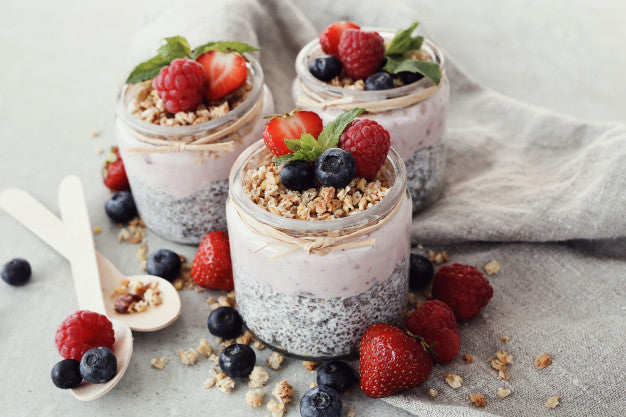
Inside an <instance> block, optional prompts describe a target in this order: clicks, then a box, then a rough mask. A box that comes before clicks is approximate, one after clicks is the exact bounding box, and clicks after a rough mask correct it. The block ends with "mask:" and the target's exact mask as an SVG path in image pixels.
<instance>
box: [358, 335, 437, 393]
mask: <svg viewBox="0 0 626 417" xmlns="http://www.w3.org/2000/svg"><path fill="white" fill-rule="evenodd" d="M359 356H360V366H361V390H362V391H363V392H364V393H365V395H367V396H369V397H372V398H381V397H387V396H389V395H393V394H395V393H397V392H400V391H403V390H405V389H410V388H413V387H416V386H418V385H420V384H421V383H423V382H424V381H426V379H428V377H429V376H430V372H431V371H432V368H433V362H432V360H431V359H430V356H428V354H427V353H426V351H425V350H424V347H423V346H422V344H421V342H420V341H419V340H418V339H417V338H415V337H413V336H411V335H409V334H408V333H406V332H405V331H403V330H401V329H399V328H397V327H395V326H392V325H390V324H385V323H376V324H373V325H372V326H370V328H369V329H367V331H366V332H365V334H363V337H362V338H361V345H360V347H359Z"/></svg>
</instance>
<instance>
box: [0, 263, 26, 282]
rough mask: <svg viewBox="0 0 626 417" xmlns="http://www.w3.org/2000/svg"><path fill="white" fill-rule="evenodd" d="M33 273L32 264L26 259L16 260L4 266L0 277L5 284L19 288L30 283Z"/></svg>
mask: <svg viewBox="0 0 626 417" xmlns="http://www.w3.org/2000/svg"><path fill="white" fill-rule="evenodd" d="M31 273H32V272H31V269H30V264H29V263H28V261H27V260H26V259H22V258H15V259H11V260H10V261H9V262H7V263H5V264H4V265H2V272H1V273H0V275H1V276H2V279H3V280H4V282H6V283H7V284H9V285H13V286H16V287H18V286H20V285H24V284H26V282H28V280H29V279H30V275H31Z"/></svg>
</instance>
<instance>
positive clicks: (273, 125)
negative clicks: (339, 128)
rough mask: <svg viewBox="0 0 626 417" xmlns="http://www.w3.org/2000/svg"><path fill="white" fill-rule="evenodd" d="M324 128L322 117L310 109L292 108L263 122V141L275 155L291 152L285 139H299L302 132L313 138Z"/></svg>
mask: <svg viewBox="0 0 626 417" xmlns="http://www.w3.org/2000/svg"><path fill="white" fill-rule="evenodd" d="M323 129H324V125H323V123H322V119H321V118H320V117H319V116H318V115H317V113H315V112H312V111H302V110H294V111H292V112H291V113H286V114H284V115H282V116H280V115H277V116H275V117H273V118H272V119H271V120H270V121H269V122H267V123H266V124H265V128H264V129H263V142H265V146H267V148H268V149H269V150H270V151H272V153H273V154H274V155H276V156H282V155H285V154H288V153H291V151H290V150H289V148H288V147H287V145H285V139H300V135H301V134H303V133H310V134H311V135H313V137H314V138H315V139H317V137H318V136H319V134H320V132H321V131H322V130H323Z"/></svg>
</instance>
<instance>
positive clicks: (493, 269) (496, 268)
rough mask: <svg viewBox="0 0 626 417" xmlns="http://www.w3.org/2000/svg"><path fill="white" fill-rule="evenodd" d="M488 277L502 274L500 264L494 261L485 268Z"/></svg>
mask: <svg viewBox="0 0 626 417" xmlns="http://www.w3.org/2000/svg"><path fill="white" fill-rule="evenodd" d="M484 268H485V272H486V273H487V275H494V274H497V273H498V272H500V263H499V262H498V261H496V260H493V261H491V262H489V263H488V264H486V265H485V266H484Z"/></svg>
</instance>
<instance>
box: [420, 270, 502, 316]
mask: <svg viewBox="0 0 626 417" xmlns="http://www.w3.org/2000/svg"><path fill="white" fill-rule="evenodd" d="M432 294H433V298H436V299H438V300H441V301H443V302H444V303H446V304H447V305H448V306H450V308H451V309H452V311H453V312H454V316H455V317H456V319H457V320H469V319H471V318H472V317H474V316H475V315H476V314H478V313H479V312H480V310H482V308H483V307H485V306H486V305H487V304H488V303H489V300H490V299H491V297H492V296H493V288H491V285H490V284H489V281H488V280H487V278H485V276H484V275H483V274H482V272H480V271H479V270H478V269H477V268H476V267H474V266H470V265H461V264H452V265H446V266H443V267H441V268H440V269H439V271H437V274H436V275H435V278H434V280H433V288H432Z"/></svg>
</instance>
